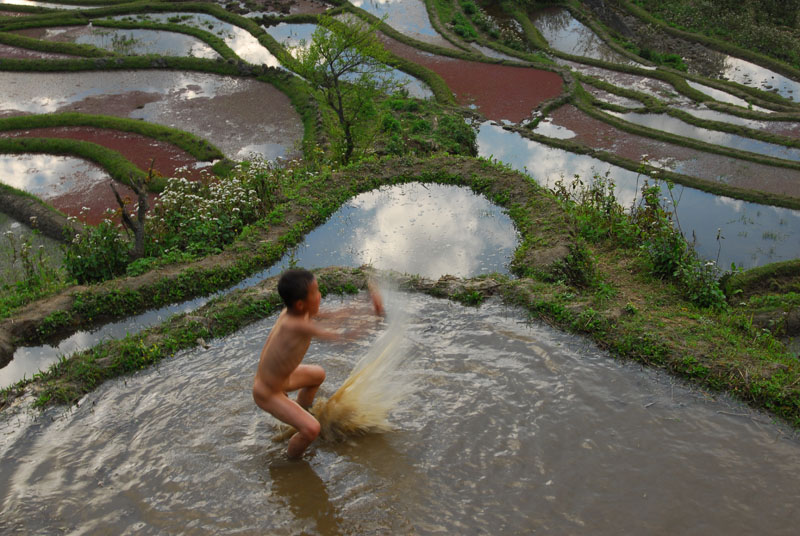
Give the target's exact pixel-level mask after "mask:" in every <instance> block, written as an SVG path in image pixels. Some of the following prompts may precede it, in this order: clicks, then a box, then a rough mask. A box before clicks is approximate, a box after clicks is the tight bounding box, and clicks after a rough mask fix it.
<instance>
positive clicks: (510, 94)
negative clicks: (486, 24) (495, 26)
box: [380, 35, 564, 123]
mask: <svg viewBox="0 0 800 536" xmlns="http://www.w3.org/2000/svg"><path fill="white" fill-rule="evenodd" d="M380 38H381V40H382V41H383V43H384V45H385V46H386V48H387V49H388V50H390V51H391V52H392V53H394V54H397V55H398V56H400V57H402V58H405V59H407V60H410V61H413V62H415V63H418V64H420V65H423V66H425V67H427V68H429V69H431V70H432V71H434V72H436V73H437V74H438V75H439V76H441V77H442V78H443V79H444V81H445V82H446V83H447V85H448V86H449V87H450V89H451V90H452V91H453V93H455V95H456V98H457V100H458V102H459V103H460V104H462V105H465V106H470V107H475V108H477V110H478V111H479V112H480V113H481V114H482V115H483V116H485V117H487V118H488V119H492V120H495V121H502V120H507V121H511V122H513V123H519V122H520V121H522V120H524V119H526V118H529V117H531V115H532V113H533V112H534V110H536V108H537V107H538V106H539V105H541V104H542V103H543V102H545V101H547V100H549V99H553V98H555V97H557V96H558V95H560V94H561V92H562V91H563V89H564V81H563V80H562V78H561V76H560V75H558V74H557V73H554V72H550V71H542V70H539V69H533V68H529V67H511V66H506V65H496V64H491V63H481V62H476V61H466V60H460V59H454V58H448V57H445V56H438V55H435V54H430V53H427V52H421V51H419V50H417V49H415V48H413V47H410V46H408V45H406V44H404V43H400V42H399V41H396V40H394V39H392V38H390V37H387V36H385V35H381V36H380Z"/></svg>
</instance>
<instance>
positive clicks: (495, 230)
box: [344, 184, 516, 277]
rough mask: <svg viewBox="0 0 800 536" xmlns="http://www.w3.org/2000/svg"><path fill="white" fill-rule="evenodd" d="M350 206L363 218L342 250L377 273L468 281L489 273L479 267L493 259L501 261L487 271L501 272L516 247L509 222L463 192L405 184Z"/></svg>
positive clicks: (496, 210) (485, 202)
mask: <svg viewBox="0 0 800 536" xmlns="http://www.w3.org/2000/svg"><path fill="white" fill-rule="evenodd" d="M352 204H353V206H355V207H358V208H359V209H361V210H363V211H365V212H366V213H368V216H367V219H366V221H365V223H364V224H363V225H359V226H358V227H357V228H355V229H354V230H353V234H352V238H351V239H350V241H349V243H347V244H345V246H344V247H345V248H347V249H350V250H352V251H354V252H356V253H355V256H356V257H357V258H358V260H359V262H361V263H372V264H373V265H374V266H376V267H377V268H387V269H388V268H391V269H394V270H399V271H403V272H409V273H418V274H421V275H426V276H429V277H439V276H441V275H444V274H451V275H458V276H471V275H477V274H479V273H481V272H483V271H488V270H481V266H482V265H483V264H486V263H487V260H490V259H491V258H492V257H495V258H496V257H498V256H499V257H500V259H496V260H495V261H494V262H492V263H491V264H493V265H495V267H494V268H492V269H494V270H501V269H502V268H499V267H498V265H499V266H502V265H503V264H505V262H507V261H508V259H509V258H510V255H511V252H512V250H513V248H514V247H515V245H516V233H515V231H514V228H513V225H512V224H511V221H510V219H509V218H508V217H507V216H505V215H503V214H502V213H501V212H500V210H499V209H498V208H497V207H494V206H492V205H491V204H490V203H489V202H488V201H487V200H486V199H485V198H482V197H479V196H477V195H475V194H473V193H472V192H471V191H469V190H466V189H462V188H457V187H452V186H450V187H448V186H440V185H427V186H422V185H419V184H410V185H405V186H400V187H393V188H389V189H384V190H379V191H374V192H369V193H366V194H362V195H360V196H358V197H357V198H356V199H354V200H353V201H352ZM497 260H500V261H501V262H497ZM503 261H504V262H503Z"/></svg>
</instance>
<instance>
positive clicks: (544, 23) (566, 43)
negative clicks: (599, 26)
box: [530, 7, 636, 65]
mask: <svg viewBox="0 0 800 536" xmlns="http://www.w3.org/2000/svg"><path fill="white" fill-rule="evenodd" d="M530 19H531V22H532V23H533V24H534V26H536V28H537V29H538V30H539V31H540V32H541V34H542V36H543V37H544V38H545V40H546V41H547V43H548V44H549V45H550V46H551V47H552V48H554V49H556V50H560V51H561V52H566V53H567V54H572V55H574V56H584V57H587V58H594V59H598V60H603V61H609V62H612V63H620V64H626V65H634V64H636V62H634V61H632V60H630V59H628V58H626V57H625V56H623V55H622V54H620V53H618V52H616V51H614V50H613V49H612V48H611V47H610V46H608V45H607V44H606V42H605V41H603V40H602V39H600V37H598V35H597V34H595V33H594V32H593V31H592V30H591V29H590V28H589V27H587V26H586V25H585V24H583V23H582V22H580V21H579V20H577V19H576V18H575V17H573V16H572V13H570V11H569V10H568V9H566V8H563V7H549V8H544V9H537V10H536V11H535V12H533V13H532V14H531V17H530Z"/></svg>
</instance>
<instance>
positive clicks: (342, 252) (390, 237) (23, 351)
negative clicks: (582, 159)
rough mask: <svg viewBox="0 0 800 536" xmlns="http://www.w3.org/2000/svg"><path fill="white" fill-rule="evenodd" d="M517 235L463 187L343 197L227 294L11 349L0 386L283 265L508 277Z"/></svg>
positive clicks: (404, 188) (498, 212) (409, 187)
mask: <svg viewBox="0 0 800 536" xmlns="http://www.w3.org/2000/svg"><path fill="white" fill-rule="evenodd" d="M517 241H518V237H517V234H516V231H515V229H514V226H513V224H512V222H511V220H510V218H509V217H508V216H507V215H506V214H505V212H504V211H503V210H502V209H500V208H499V207H498V206H496V205H493V204H491V203H490V202H489V201H488V200H487V199H486V198H485V197H483V196H478V195H475V194H474V193H472V192H471V191H469V190H467V189H465V188H458V187H455V186H442V185H437V184H427V185H422V184H419V183H411V184H405V185H399V186H391V187H383V188H380V189H378V190H374V191H372V192H367V193H363V194H361V195H358V196H356V197H354V198H353V199H351V200H350V201H349V202H347V203H346V204H345V205H343V206H342V207H341V208H340V209H339V210H338V211H336V212H335V213H334V214H333V215H332V216H331V218H330V219H329V220H328V221H327V222H326V223H324V224H323V225H321V226H320V227H318V228H317V229H315V230H314V231H312V232H311V233H309V234H308V236H306V237H305V239H304V240H303V242H302V243H301V244H300V245H299V246H298V247H297V248H295V249H294V250H293V251H291V252H290V253H289V254H287V255H286V256H285V257H284V258H283V259H281V261H280V262H278V263H277V264H275V265H274V266H272V267H270V268H268V269H266V270H264V271H262V272H259V273H257V274H255V275H253V276H251V277H249V278H247V279H245V280H244V281H242V282H240V283H238V284H236V285H234V286H233V287H231V289H228V290H226V291H221V292H218V293H216V294H214V295H212V296H208V297H201V298H196V299H193V300H189V301H186V302H183V303H179V304H172V305H168V306H165V307H162V308H159V309H157V310H153V311H148V312H145V313H142V314H140V315H136V316H131V317H129V318H125V319H123V320H120V321H118V322H112V323H109V324H106V325H104V326H101V327H99V328H97V329H93V330H87V331H80V332H77V333H75V334H73V335H72V336H70V337H68V338H66V339H64V340H62V341H60V342H59V343H57V344H53V345H50V344H45V345H41V346H35V347H19V348H17V350H16V352H15V353H14V358H13V360H12V361H11V363H9V365H8V366H6V367H5V368H2V369H0V388H2V387H5V386H7V385H11V384H12V383H14V382H16V381H18V380H21V379H22V378H23V377H28V378H30V377H31V376H32V375H33V374H35V373H36V372H37V371H39V370H46V369H47V368H48V367H49V366H50V365H52V364H53V363H55V362H56V360H57V359H58V358H59V356H62V355H70V354H72V353H74V352H77V351H79V350H84V349H87V348H90V347H92V346H94V345H96V344H98V343H99V342H101V341H103V340H106V339H119V338H122V337H124V336H125V335H126V334H128V333H130V334H133V333H138V332H139V331H141V330H142V329H144V328H146V327H148V326H152V325H154V324H157V323H160V322H163V321H164V320H166V319H167V318H168V317H169V316H171V315H173V314H176V313H180V312H188V311H191V310H194V309H196V308H198V307H200V306H201V305H203V304H204V303H206V302H207V301H208V300H209V299H211V298H212V297H214V296H219V295H221V294H225V293H227V292H228V291H230V290H232V289H236V288H246V287H250V286H253V285H255V284H257V283H259V282H261V281H263V280H265V279H267V278H268V277H272V276H274V275H278V274H279V273H280V272H282V271H283V270H285V269H286V268H288V267H289V266H290V265H294V264H296V265H298V266H303V267H306V268H321V267H326V266H335V265H339V266H353V267H358V266H361V265H363V264H367V263H369V264H371V265H372V266H374V267H375V268H381V269H393V270H397V271H401V272H403V271H404V272H408V273H414V274H420V275H423V276H427V277H431V278H439V277H440V276H442V275H446V274H450V275H456V276H461V277H472V276H476V275H479V274H483V273H489V272H500V273H508V264H509V263H510V261H511V257H512V255H513V253H514V249H515V248H516V247H517Z"/></svg>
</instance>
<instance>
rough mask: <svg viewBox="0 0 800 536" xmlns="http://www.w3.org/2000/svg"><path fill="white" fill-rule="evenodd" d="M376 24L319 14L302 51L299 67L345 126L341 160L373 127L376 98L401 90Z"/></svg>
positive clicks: (340, 125) (298, 71) (298, 58)
mask: <svg viewBox="0 0 800 536" xmlns="http://www.w3.org/2000/svg"><path fill="white" fill-rule="evenodd" d="M377 25H378V24H377V23H376V24H370V23H367V22H365V21H363V20H361V19H358V18H356V17H349V18H347V19H346V20H345V21H341V20H336V19H332V18H330V17H327V16H324V15H323V16H320V18H319V26H318V28H317V30H316V31H315V32H314V34H313V36H312V39H311V43H310V44H309V45H308V47H307V48H306V47H302V46H301V47H299V48H298V50H297V62H296V64H295V70H296V72H297V73H298V74H299V75H300V76H302V77H303V78H305V79H306V80H307V81H308V82H309V83H310V84H311V85H312V86H313V87H314V88H315V89H317V90H318V91H320V92H321V94H322V96H323V98H324V99H325V102H327V104H328V105H329V106H330V107H331V109H332V110H333V111H334V112H335V114H336V118H337V120H338V127H339V128H340V129H341V137H342V141H343V146H342V148H341V149H342V150H341V152H342V162H343V163H347V162H348V161H350V158H351V157H352V155H353V151H354V150H355V149H356V147H357V146H358V145H360V144H363V142H364V141H365V140H367V139H368V138H369V134H370V133H371V132H374V130H375V126H376V124H377V123H378V122H377V121H370V119H371V118H373V117H374V116H375V114H376V110H375V102H376V99H378V98H380V97H382V96H383V95H386V94H389V93H392V92H393V91H395V90H397V89H399V87H400V86H401V84H399V83H398V82H396V81H395V80H393V79H392V78H391V77H390V72H391V70H392V68H391V67H389V66H388V65H387V62H388V61H389V60H390V56H389V53H388V52H387V51H386V50H385V49H384V48H383V45H381V43H380V41H379V40H378V38H377V35H376V33H377Z"/></svg>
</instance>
